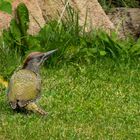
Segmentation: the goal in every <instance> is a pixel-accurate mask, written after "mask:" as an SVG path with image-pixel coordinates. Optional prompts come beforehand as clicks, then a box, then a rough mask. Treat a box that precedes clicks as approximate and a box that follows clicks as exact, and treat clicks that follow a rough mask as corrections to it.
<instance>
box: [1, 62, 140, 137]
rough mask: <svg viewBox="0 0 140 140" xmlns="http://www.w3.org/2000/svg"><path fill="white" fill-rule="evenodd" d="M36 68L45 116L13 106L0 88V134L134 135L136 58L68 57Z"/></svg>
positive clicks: (137, 133) (137, 132)
mask: <svg viewBox="0 0 140 140" xmlns="http://www.w3.org/2000/svg"><path fill="white" fill-rule="evenodd" d="M41 74H42V78H43V90H42V98H41V99H40V100H39V104H40V105H41V106H42V108H44V109H45V110H46V111H48V116H45V117H41V116H39V115H36V114H33V113H31V114H24V113H16V112H13V111H12V110H11V108H10V107H9V106H8V104H7V102H6V95H5V90H4V89H2V88H1V91H2V92H1V94H0V106H1V112H0V113H1V114H0V139H1V140H28V139H33V140H47V139H48V140H53V139H55V140H56V139H58V140H61V139H62V140H78V139H80V140H86V139H90V140H93V139H95V140H96V139H97V140H98V139H99V140H101V139H104V140H112V139H113V140H139V139H140V112H139V109H140V103H139V101H140V88H139V87H140V82H139V81H140V65H139V62H134V61H133V62H130V63H127V64H125V63H118V64H117V63H116V62H114V61H112V60H110V59H104V60H98V61H95V62H94V63H91V64H87V65H83V64H77V63H68V64H63V65H61V66H60V67H59V68H58V67H49V68H48V69H45V68H43V69H42V71H41Z"/></svg>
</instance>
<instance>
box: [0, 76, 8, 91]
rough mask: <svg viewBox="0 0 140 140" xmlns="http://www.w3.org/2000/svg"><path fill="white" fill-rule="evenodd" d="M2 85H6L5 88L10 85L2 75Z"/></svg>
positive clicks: (0, 79) (0, 77) (0, 81)
mask: <svg viewBox="0 0 140 140" xmlns="http://www.w3.org/2000/svg"><path fill="white" fill-rule="evenodd" d="M0 85H2V86H4V87H5V88H7V87H8V82H7V81H6V80H4V78H3V77H2V76H0Z"/></svg>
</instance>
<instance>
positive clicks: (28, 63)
mask: <svg viewBox="0 0 140 140" xmlns="http://www.w3.org/2000/svg"><path fill="white" fill-rule="evenodd" d="M56 51H57V49H55V50H51V51H48V52H32V53H30V54H29V55H28V56H27V57H26V59H25V61H24V63H23V67H22V69H28V70H32V71H34V72H38V70H39V67H40V66H41V64H42V63H43V62H44V61H45V60H47V59H48V58H49V56H51V55H52V54H53V53H54V52H56Z"/></svg>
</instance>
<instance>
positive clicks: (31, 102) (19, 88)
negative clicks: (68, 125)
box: [8, 50, 56, 115]
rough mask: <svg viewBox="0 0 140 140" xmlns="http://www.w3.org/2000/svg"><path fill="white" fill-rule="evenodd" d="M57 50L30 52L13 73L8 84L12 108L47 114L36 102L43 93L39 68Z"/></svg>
mask: <svg viewBox="0 0 140 140" xmlns="http://www.w3.org/2000/svg"><path fill="white" fill-rule="evenodd" d="M55 51H56V50H52V51H49V52H45V53H42V52H32V53H30V54H29V55H28V56H27V58H26V59H25V61H24V64H23V66H22V68H21V69H20V70H18V71H16V72H15V73H14V74H13V75H12V77H11V79H10V82H9V86H8V101H9V103H10V105H11V107H12V109H14V110H15V109H17V108H25V109H27V110H31V111H33V112H37V113H40V114H42V115H46V114H47V112H45V111H44V110H43V109H41V108H40V107H39V106H38V105H37V104H36V100H37V99H38V98H39V97H40V95H41V78H40V75H39V69H40V66H41V64H42V63H43V62H44V61H45V60H46V59H48V57H49V56H50V55H51V54H53V53H54V52H55Z"/></svg>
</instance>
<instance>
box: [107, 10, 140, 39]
mask: <svg viewBox="0 0 140 140" xmlns="http://www.w3.org/2000/svg"><path fill="white" fill-rule="evenodd" d="M108 16H109V17H110V20H111V21H112V22H113V23H114V25H115V26H116V30H117V32H119V34H120V37H121V38H125V37H126V36H128V35H132V36H134V37H139V36H140V8H116V9H114V10H113V12H111V13H109V14H108Z"/></svg>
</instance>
